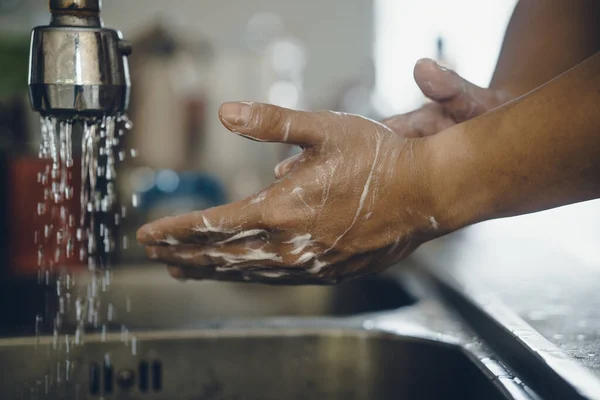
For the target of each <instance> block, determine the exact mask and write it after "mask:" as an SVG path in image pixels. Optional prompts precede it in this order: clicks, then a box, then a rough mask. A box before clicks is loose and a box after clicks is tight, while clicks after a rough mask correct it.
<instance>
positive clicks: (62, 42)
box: [29, 0, 131, 119]
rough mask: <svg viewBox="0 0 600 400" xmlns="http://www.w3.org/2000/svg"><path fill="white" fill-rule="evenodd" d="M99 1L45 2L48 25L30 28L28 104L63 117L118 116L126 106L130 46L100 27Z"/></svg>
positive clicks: (111, 30)
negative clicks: (29, 101) (48, 17)
mask: <svg viewBox="0 0 600 400" xmlns="http://www.w3.org/2000/svg"><path fill="white" fill-rule="evenodd" d="M101 6H102V4H101V0H50V1H49V9H50V12H51V13H52V19H51V22H50V24H49V25H48V26H40V27H36V28H34V29H33V32H32V36H31V55H30V62H29V92H30V100H31V106H32V108H33V109H34V110H35V111H38V112H40V113H41V114H42V115H54V116H60V117H63V118H71V119H73V118H75V119H76V118H80V117H101V116H103V115H115V114H119V113H123V112H125V111H126V110H127V107H128V105H129V93H130V86H131V83H130V77H129V66H128V61H127V56H128V55H129V54H130V53H131V45H130V44H129V43H128V42H126V41H124V40H123V37H122V35H121V33H120V32H119V31H117V30H113V29H107V28H104V27H103V24H102V19H101V18H100V11H101Z"/></svg>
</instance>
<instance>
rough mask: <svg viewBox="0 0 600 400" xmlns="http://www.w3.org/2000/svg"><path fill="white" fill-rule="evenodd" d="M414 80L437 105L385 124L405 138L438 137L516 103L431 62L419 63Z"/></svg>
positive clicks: (425, 60)
mask: <svg viewBox="0 0 600 400" xmlns="http://www.w3.org/2000/svg"><path fill="white" fill-rule="evenodd" d="M414 77H415V82H416V83H417V85H418V86H419V88H420V89H421V91H422V92H423V94H424V95H425V96H426V97H427V98H429V99H430V100H432V101H433V102H432V103H428V104H425V105H424V106H423V107H421V108H419V109H417V110H415V111H412V112H409V113H406V114H402V115H397V116H395V117H392V118H389V119H387V120H385V121H383V124H384V125H386V126H388V127H389V128H390V129H392V130H393V131H394V132H396V133H397V134H399V135H401V136H403V137H405V138H416V137H422V136H429V135H433V134H436V133H438V132H440V131H442V130H444V129H447V128H449V127H451V126H453V125H455V124H458V123H461V122H464V121H467V120H469V119H471V118H475V117H477V116H479V115H481V114H483V113H485V112H487V111H490V110H492V109H494V108H496V107H498V106H500V105H502V104H504V103H506V102H508V101H509V100H511V99H512V96H510V95H509V94H508V93H507V92H504V91H500V90H495V89H484V88H481V87H479V86H477V85H474V84H472V83H470V82H469V81H467V80H465V79H463V78H462V77H461V76H460V75H458V74H457V73H456V72H454V71H452V70H449V69H446V68H443V67H441V66H439V65H438V64H437V63H436V62H435V61H433V60H431V59H422V60H419V61H417V63H416V65H415V69H414Z"/></svg>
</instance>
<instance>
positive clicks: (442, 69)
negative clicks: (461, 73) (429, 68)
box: [433, 61, 450, 72]
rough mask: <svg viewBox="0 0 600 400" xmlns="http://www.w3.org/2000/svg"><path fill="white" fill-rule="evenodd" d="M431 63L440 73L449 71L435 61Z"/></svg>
mask: <svg viewBox="0 0 600 400" xmlns="http://www.w3.org/2000/svg"><path fill="white" fill-rule="evenodd" d="M433 63H434V64H435V66H436V67H437V69H439V70H440V71H442V72H446V71H450V70H449V69H448V68H446V67H444V66H443V65H440V64H439V63H438V62H437V61H433Z"/></svg>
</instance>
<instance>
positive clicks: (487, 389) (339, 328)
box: [0, 300, 536, 400]
mask: <svg viewBox="0 0 600 400" xmlns="http://www.w3.org/2000/svg"><path fill="white" fill-rule="evenodd" d="M137 337H138V345H137V351H136V354H135V355H132V350H131V348H130V347H127V346H125V345H124V343H123V342H121V341H120V337H119V335H109V336H108V338H107V339H106V342H102V341H101V340H102V339H101V337H98V336H88V337H87V338H86V341H85V344H84V345H83V346H80V347H74V348H72V349H71V360H72V361H74V362H75V363H76V364H77V365H80V366H81V367H82V368H83V369H84V371H82V370H79V372H78V374H79V375H77V376H78V382H79V383H80V397H79V398H81V399H86V398H90V399H95V398H99V396H100V395H102V393H103V390H104V389H103V386H102V385H105V384H106V380H105V378H103V377H104V376H105V370H104V367H105V364H104V360H106V357H107V355H108V356H109V357H110V366H111V375H110V376H111V377H112V378H111V379H110V380H109V384H110V385H111V388H112V389H110V390H112V392H111V393H108V394H107V395H105V396H104V398H107V399H109V398H118V399H130V398H133V399H137V398H139V399H146V398H148V399H159V398H169V399H177V398H182V399H275V398H277V399H278V398H290V399H307V398H310V399H320V398H323V399H325V398H327V399H336V398H340V399H341V398H344V399H388V398H390V399H391V398H394V399H398V398H419V399H446V398H449V395H451V396H450V398H461V399H467V400H468V399H483V398H485V399H492V400H494V399H534V398H536V397H535V396H534V395H533V394H532V393H531V392H528V389H527V388H526V387H525V386H524V385H523V384H522V383H521V382H520V381H519V379H517V378H515V377H514V375H513V374H512V373H511V372H510V371H509V370H508V369H507V368H505V367H504V366H503V365H502V363H501V362H499V361H498V359H497V358H496V357H495V356H494V354H493V353H492V352H491V351H490V350H489V349H488V348H487V347H486V345H485V344H484V343H483V341H482V340H480V339H479V338H478V337H477V336H476V335H475V334H474V333H473V332H471V331H470V330H469V329H468V328H467V327H466V326H465V325H464V324H461V323H460V322H459V320H458V319H457V318H456V316H455V315H453V314H452V313H451V312H450V311H449V310H448V309H446V308H445V307H444V306H443V305H441V304H440V303H438V302H436V301H434V300H421V301H419V302H418V303H416V304H415V305H412V306H407V307H404V308H401V309H399V310H396V311H391V312H389V311H388V312H381V313H371V314H363V315H358V316H353V317H345V318H275V319H269V320H260V321H258V320H257V321H241V320H237V321H229V322H213V323H202V324H197V325H196V326H195V327H194V329H192V330H189V331H179V332H150V333H138V334H137ZM51 341H52V339H51V338H43V339H42V340H41V343H40V344H39V345H38V348H37V349H38V350H37V351H38V353H37V354H38V355H37V357H38V358H36V349H35V345H34V339H33V338H21V339H6V340H0V369H1V370H2V371H5V372H3V380H2V382H0V393H4V394H9V393H10V394H11V395H12V393H15V391H19V390H22V389H23V386H19V385H16V382H20V383H21V382H25V381H27V382H32V381H35V380H36V379H40V378H41V379H42V380H43V378H44V366H43V364H42V363H40V362H39V351H40V349H45V348H47V347H48V346H49V345H51ZM42 353H44V352H43V351H42ZM157 361H158V362H159V363H160V364H159V365H158V366H159V367H160V368H159V372H158V373H156V374H155V372H156V367H157V364H156V362H157ZM88 370H89V373H88ZM140 371H144V372H143V376H145V377H146V378H143V379H142V376H141V375H140ZM131 374H136V375H139V376H138V379H137V380H135V382H137V384H135V385H137V386H135V388H133V389H132V388H131V387H130V386H131V384H132V378H131ZM98 379H100V382H99V383H98ZM157 379H158V380H159V382H160V385H159V386H160V389H156V390H154V389H153V388H154V386H153V385H156V383H155V382H156V380H157ZM94 382H96V383H94ZM140 384H141V385H142V386H141V387H140V386H139V385H140ZM15 385H16V386H17V387H15ZM81 388H84V389H85V392H81V390H82V389H81ZM89 390H92V391H94V393H96V394H94V395H91V394H89ZM175 394H176V395H175ZM9 398H12V397H9ZM46 398H50V399H51V398H53V397H52V396H49V397H46Z"/></svg>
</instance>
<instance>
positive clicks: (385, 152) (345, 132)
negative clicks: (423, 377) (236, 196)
mask: <svg viewBox="0 0 600 400" xmlns="http://www.w3.org/2000/svg"><path fill="white" fill-rule="evenodd" d="M220 118H221V121H222V123H223V124H224V125H225V126H226V127H227V128H228V129H229V130H231V131H233V132H236V133H238V134H240V135H242V136H244V137H247V138H249V139H252V140H257V141H263V142H282V143H289V144H294V145H298V146H301V147H302V148H303V151H302V152H301V153H300V154H298V155H297V156H295V157H294V158H293V159H292V160H286V161H284V162H283V163H281V164H280V165H278V166H277V167H276V177H277V180H276V181H275V182H274V183H273V184H272V185H271V186H269V187H268V188H266V189H264V190H263V191H261V192H260V193H257V194H255V195H253V196H251V197H249V198H247V199H245V200H242V201H239V202H235V203H232V204H228V205H224V206H221V207H216V208H212V209H208V210H205V211H198V212H194V213H191V214H186V215H180V216H175V217H169V218H164V219H161V220H158V221H156V222H152V223H150V224H148V225H145V226H144V227H142V228H141V229H140V230H139V232H138V240H139V241H140V242H141V243H142V244H144V245H146V247H147V253H148V256H149V257H150V258H151V259H154V260H157V261H160V262H163V263H166V264H167V265H170V266H171V267H170V269H169V270H170V272H171V274H172V275H173V276H175V277H177V278H182V279H217V280H228V281H260V282H267V283H286V284H309V283H310V284H315V283H316V284H319V283H320V284H332V283H337V282H339V281H341V280H344V279H350V278H356V277H360V276H364V275H368V274H372V273H376V272H379V271H381V270H383V269H385V268H386V267H388V266H390V265H391V264H393V263H395V262H396V261H398V260H400V259H402V258H403V257H406V256H407V255H408V254H410V253H411V252H412V251H413V250H415V249H416V248H417V247H418V246H419V245H420V244H422V243H423V242H425V241H427V240H429V239H432V238H434V237H437V236H439V235H441V234H443V233H445V232H447V230H446V227H445V226H443V222H442V221H443V219H440V218H439V217H440V215H441V211H440V210H438V208H439V207H438V205H437V204H436V202H435V196H434V194H433V190H434V189H433V188H432V187H431V182H430V171H429V168H430V163H429V162H428V160H429V157H430V154H429V150H428V146H427V138H418V139H406V138H403V137H401V136H399V135H397V134H395V133H394V132H392V131H391V130H390V129H389V128H387V127H386V126H384V125H382V124H380V123H377V122H374V121H371V120H368V119H365V118H362V117H359V116H354V115H348V114H340V113H334V112H316V113H307V112H299V111H293V110H288V109H283V108H279V107H275V106H271V105H266V104H259V103H227V104H224V105H223V106H222V107H221V110H220Z"/></svg>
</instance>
